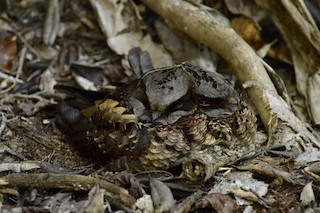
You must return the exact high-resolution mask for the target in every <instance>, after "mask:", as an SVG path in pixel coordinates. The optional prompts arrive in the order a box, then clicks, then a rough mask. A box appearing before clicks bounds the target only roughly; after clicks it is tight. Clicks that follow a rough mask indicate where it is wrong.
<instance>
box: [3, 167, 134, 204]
mask: <svg viewBox="0 0 320 213" xmlns="http://www.w3.org/2000/svg"><path fill="white" fill-rule="evenodd" d="M95 185H99V186H100V188H101V189H105V190H106V192H105V193H106V195H107V196H108V197H110V198H112V199H115V200H118V201H119V202H121V203H123V204H125V205H126V206H129V207H131V208H133V207H134V203H135V202H136V199H135V198H134V197H132V196H131V195H130V194H129V192H128V191H127V190H125V189H123V188H121V187H119V186H117V185H114V184H112V183H109V182H107V181H103V180H97V179H96V178H94V177H88V176H84V175H73V174H51V173H40V174H10V175H7V176H4V177H1V178H0V186H6V187H18V188H41V189H51V188H58V189H67V190H76V191H89V190H90V189H92V188H93V187H94V186H95Z"/></svg>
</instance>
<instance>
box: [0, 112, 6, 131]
mask: <svg viewBox="0 0 320 213" xmlns="http://www.w3.org/2000/svg"><path fill="white" fill-rule="evenodd" d="M6 126H7V115H5V114H4V113H3V112H1V124H0V136H1V133H2V132H3V130H4V129H5V128H6Z"/></svg>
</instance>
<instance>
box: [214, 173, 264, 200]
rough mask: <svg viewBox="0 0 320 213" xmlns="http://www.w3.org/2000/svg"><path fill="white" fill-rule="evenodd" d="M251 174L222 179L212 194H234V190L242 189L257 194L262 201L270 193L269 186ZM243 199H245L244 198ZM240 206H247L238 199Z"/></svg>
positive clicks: (234, 174) (231, 175) (236, 174)
mask: <svg viewBox="0 0 320 213" xmlns="http://www.w3.org/2000/svg"><path fill="white" fill-rule="evenodd" d="M252 176H253V174H252V173H250V172H234V173H231V174H228V175H227V176H226V177H223V178H221V179H220V181H219V183H218V184H216V185H215V186H213V188H212V189H211V190H210V192H209V194H210V193H215V192H219V193H223V194H228V193H232V192H233V190H236V189H241V190H244V191H246V192H250V193H253V194H255V196H257V198H259V199H262V198H263V196H265V195H266V194H267V192H268V184H266V183H264V182H263V181H258V180H256V179H254V178H253V177H252ZM242 198H243V197H242ZM237 203H238V205H244V204H247V203H246V202H245V201H244V200H242V199H237Z"/></svg>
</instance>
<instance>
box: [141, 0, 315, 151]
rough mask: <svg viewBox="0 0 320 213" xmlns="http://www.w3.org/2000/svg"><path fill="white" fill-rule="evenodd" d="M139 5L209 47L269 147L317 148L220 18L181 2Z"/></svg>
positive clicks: (255, 59)
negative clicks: (242, 92) (242, 93)
mask: <svg viewBox="0 0 320 213" xmlns="http://www.w3.org/2000/svg"><path fill="white" fill-rule="evenodd" d="M141 1H142V2H143V3H144V4H146V5H147V6H148V7H149V8H151V9H152V10H154V11H155V12H157V13H158V14H160V15H161V16H162V17H163V18H164V19H165V20H166V21H167V22H170V24H171V25H173V26H174V27H176V28H177V29H178V30H180V31H182V32H184V33H186V34H187V35H189V36H190V37H192V38H193V39H195V40H197V41H199V42H201V43H203V44H205V45H206V46H208V47H210V48H211V49H212V50H213V51H214V52H216V53H217V54H219V55H220V56H221V57H222V58H224V59H225V60H226V61H227V62H228V63H229V64H230V65H231V66H232V68H233V71H234V73H235V74H236V75H237V77H238V79H239V80H240V82H241V83H242V84H243V85H244V86H245V85H246V89H247V91H248V94H249V95H250V97H251V99H252V100H253V102H254V104H255V106H256V108H257V110H258V113H259V115H260V118H261V120H262V122H263V124H264V126H265V127H266V129H267V131H268V135H269V137H270V138H271V140H270V142H271V143H287V142H289V143H291V142H298V141H299V138H300V137H302V138H303V139H306V141H308V142H312V143H313V144H314V145H316V146H317V147H320V142H319V139H318V138H316V137H315V135H313V134H312V133H310V131H309V130H308V129H307V128H306V126H305V124H304V123H303V122H302V121H301V120H299V119H298V118H297V117H296V116H295V115H294V113H293V112H292V111H291V109H290V107H289V106H288V105H287V104H286V103H285V102H284V101H283V99H282V98H281V97H280V96H279V95H278V93H277V91H276V89H275V87H274V85H273V83H272V81H271V80H270V77H269V76H268V74H267V72H266V70H265V68H264V66H263V64H262V63H261V59H260V58H259V57H258V56H257V55H256V53H255V52H254V51H253V49H252V48H251V47H250V46H249V45H248V44H247V43H246V42H245V41H244V40H243V39H242V38H241V37H240V36H238V34H237V33H236V32H235V31H234V30H233V29H232V28H231V27H230V26H229V24H228V23H229V22H228V20H227V19H226V18H225V17H224V16H223V15H221V14H220V13H219V12H215V11H214V10H212V11H211V12H209V11H205V10H202V9H200V8H198V7H196V6H194V5H192V4H190V3H188V2H186V1H182V0H161V1H157V0H141ZM226 23H227V24H226ZM279 130H280V131H279ZM286 136H287V137H286ZM296 145H297V144H296Z"/></svg>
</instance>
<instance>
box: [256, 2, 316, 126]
mask: <svg viewBox="0 0 320 213" xmlns="http://www.w3.org/2000/svg"><path fill="white" fill-rule="evenodd" d="M257 2H258V3H259V4H261V5H262V6H263V7H265V8H266V9H269V10H270V12H271V13H272V14H273V19H274V22H275V24H276V26H277V28H278V29H279V31H280V32H281V34H282V35H283V37H284V39H285V40H286V43H287V44H288V46H289V48H290V50H291V52H292V58H293V64H294V69H295V74H296V82H297V88H298V90H299V92H300V93H301V94H302V95H303V96H304V98H305V99H306V101H307V106H308V108H309V111H310V113H309V114H310V117H311V118H312V120H313V122H314V123H315V124H318V125H319V124H320V110H319V105H320V77H319V75H320V69H319V68H320V60H319V58H320V32H319V30H318V28H317V26H316V24H315V22H314V20H313V18H312V16H311V15H310V13H309V11H308V10H307V8H306V6H305V4H304V2H303V1H301V0H294V1H284V0H281V1H277V2H274V1H261V0H259V1H257Z"/></svg>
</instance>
